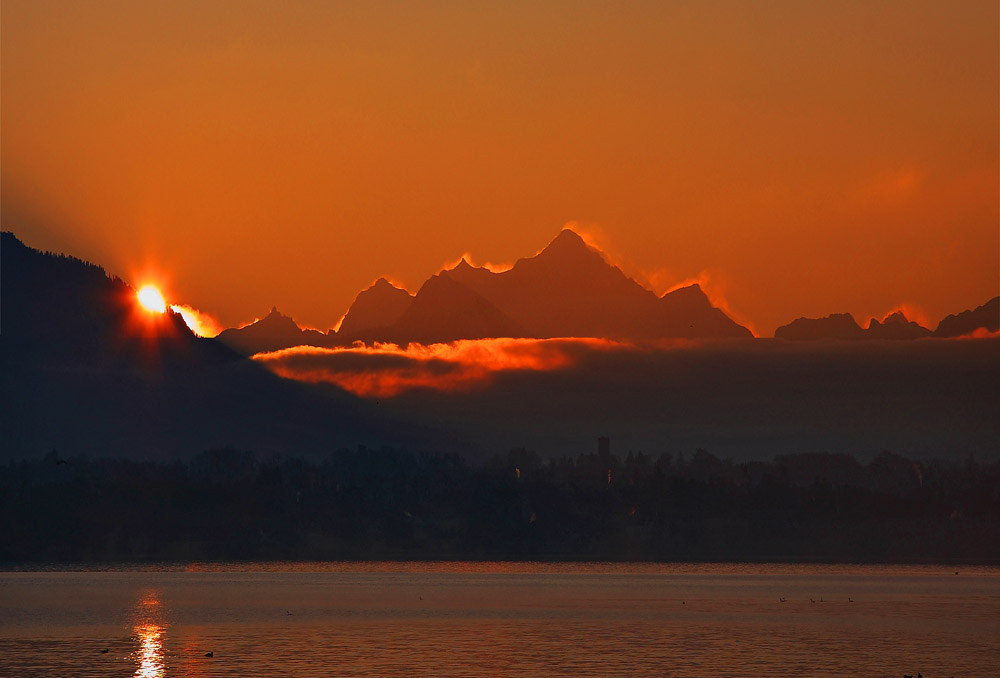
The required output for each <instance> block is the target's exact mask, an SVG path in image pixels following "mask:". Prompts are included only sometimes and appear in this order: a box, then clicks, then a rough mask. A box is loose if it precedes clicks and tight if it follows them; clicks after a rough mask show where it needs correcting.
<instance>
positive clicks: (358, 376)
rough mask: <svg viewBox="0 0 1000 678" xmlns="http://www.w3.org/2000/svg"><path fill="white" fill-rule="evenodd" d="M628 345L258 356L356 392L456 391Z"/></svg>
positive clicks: (379, 348)
mask: <svg viewBox="0 0 1000 678" xmlns="http://www.w3.org/2000/svg"><path fill="white" fill-rule="evenodd" d="M629 346H630V344H625V343H620V342H614V341H610V340H606V339H590V338H562V339H479V340H463V341H456V342H452V343H448V344H431V345H422V344H410V345H409V346H407V347H406V348H405V349H404V348H400V347H399V346H397V345H395V344H378V343H376V344H374V345H372V346H366V345H364V344H361V343H360V342H359V343H357V344H355V345H354V346H351V347H347V348H333V349H326V348H316V347H312V346H298V347H295V348H289V349H284V350H281V351H275V352H273V353H259V354H257V355H255V356H254V360H257V361H259V362H261V363H263V364H264V365H265V366H267V367H268V368H269V369H271V370H272V371H273V372H275V373H276V374H279V375H281V376H283V377H288V378H292V379H300V380H303V381H310V382H329V383H334V384H337V385H338V386H340V387H341V388H344V389H346V390H348V391H351V392H353V393H355V394H357V395H361V396H369V397H391V396H394V395H398V394H399V393H402V392H404V391H408V390H411V389H415V388H429V389H434V390H439V391H456V390H462V389H467V388H472V387H474V386H475V385H477V384H482V383H485V382H487V381H488V380H489V379H490V378H491V377H492V376H493V375H494V374H496V373H497V372H501V371H505V370H529V371H543V370H557V369H561V368H565V367H568V366H570V365H572V364H574V363H575V362H576V360H577V359H578V358H579V357H580V356H581V355H583V354H584V353H585V352H587V351H594V350H619V349H624V348H627V347H629Z"/></svg>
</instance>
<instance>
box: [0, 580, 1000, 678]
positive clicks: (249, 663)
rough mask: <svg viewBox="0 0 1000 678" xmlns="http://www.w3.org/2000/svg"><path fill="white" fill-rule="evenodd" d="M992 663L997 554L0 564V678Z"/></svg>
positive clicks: (807, 670) (989, 670)
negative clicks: (752, 560) (929, 558)
mask: <svg viewBox="0 0 1000 678" xmlns="http://www.w3.org/2000/svg"><path fill="white" fill-rule="evenodd" d="M782 600H784V602H782ZM103 650H107V652H103ZM209 652H211V653H212V656H210V657H209V656H206V654H207V653H209ZM998 658H1000V568H994V567H958V568H957V573H956V568H955V567H949V566H858V565H716V564H635V563H629V564H615V563H574V564H565V563H560V564H550V563H443V562H436V563H228V564H218V563H212V564H189V565H157V566H138V567H136V566H127V567H108V568H100V569H93V568H90V569H79V570H72V569H70V568H61V569H51V570H44V571H6V572H0V675H2V676H5V677H12V676H69V675H73V676H150V677H152V676H204V677H206V678H207V677H212V676H250V675H270V676H490V677H494V676H601V677H607V676H656V677H658V678H666V677H671V678H680V677H688V676H690V677H694V676H698V677H700V676H797V677H801V676H891V677H896V678H898V677H901V676H903V675H904V674H912V675H914V676H916V675H917V673H918V672H921V673H922V674H923V675H924V676H925V678H933V677H935V676H985V675H997V673H996V672H997V667H998V666H1000V659H998Z"/></svg>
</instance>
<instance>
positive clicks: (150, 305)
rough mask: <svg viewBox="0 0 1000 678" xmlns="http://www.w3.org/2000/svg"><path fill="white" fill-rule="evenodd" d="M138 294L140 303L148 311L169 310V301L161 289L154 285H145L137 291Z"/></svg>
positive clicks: (162, 311) (161, 311) (160, 311)
mask: <svg viewBox="0 0 1000 678" xmlns="http://www.w3.org/2000/svg"><path fill="white" fill-rule="evenodd" d="M136 296H137V297H138V298H139V303H140V304H142V306H143V308H145V309H146V310H147V311H154V312H156V313H164V312H165V311H166V310H167V302H165V301H164V300H163V295H162V294H160V290H158V289H156V287H154V286H153V285H143V286H142V288H141V289H140V290H139V291H138V292H136Z"/></svg>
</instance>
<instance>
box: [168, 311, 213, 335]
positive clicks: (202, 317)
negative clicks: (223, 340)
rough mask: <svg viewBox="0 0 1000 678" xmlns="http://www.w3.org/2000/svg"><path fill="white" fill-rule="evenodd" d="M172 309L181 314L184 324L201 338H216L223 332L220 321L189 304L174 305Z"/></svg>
mask: <svg viewBox="0 0 1000 678" xmlns="http://www.w3.org/2000/svg"><path fill="white" fill-rule="evenodd" d="M170 308H171V309H172V310H173V311H174V312H175V313H180V315H181V317H182V318H184V323H185V324H186V325H187V326H188V328H190V330H191V331H192V332H194V333H195V334H197V335H198V336H199V337H214V336H216V335H217V334H219V332H221V331H222V330H223V327H222V325H221V324H220V323H219V321H218V320H216V319H215V318H213V317H212V316H210V315H209V314H207V313H204V312H202V311H199V310H198V309H196V308H192V307H191V306H188V305H187V304H172V305H171V306H170Z"/></svg>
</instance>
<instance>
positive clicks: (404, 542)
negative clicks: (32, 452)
mask: <svg viewBox="0 0 1000 678" xmlns="http://www.w3.org/2000/svg"><path fill="white" fill-rule="evenodd" d="M282 559H291V560H311V559H317V560H339V559H418V560H419V559H517V560H550V559H564V560H575V559H597V560H665V561H678V560H707V561H823V562H844V561H847V562H989V563H997V562H1000V462H997V461H992V462H988V463H979V462H976V461H975V460H974V459H973V458H972V457H970V458H969V459H968V460H967V461H964V462H953V461H932V462H915V461H913V460H910V459H907V458H905V457H901V456H898V455H894V454H890V453H883V454H881V455H880V456H878V457H876V458H875V459H873V460H872V461H871V462H870V463H866V464H862V463H861V462H859V461H857V460H856V459H854V458H853V457H851V456H849V455H834V454H801V455H786V456H780V457H776V458H775V459H773V460H772V461H769V462H746V463H735V462H732V461H729V460H722V459H719V458H717V457H715V456H713V455H712V454H710V453H708V452H706V451H704V450H698V451H696V452H695V453H694V454H692V455H691V456H690V457H689V458H688V457H685V456H684V455H679V456H677V457H673V456H672V455H670V454H664V455H662V456H658V457H652V456H649V455H646V454H643V453H641V452H640V453H635V454H633V453H631V452H629V453H628V454H627V456H625V457H624V458H621V457H618V456H615V455H613V454H610V453H609V452H608V450H607V448H606V447H605V448H603V449H602V450H601V452H599V453H595V454H580V455H578V456H576V457H568V456H567V457H561V458H543V457H542V456H541V455H539V454H537V453H536V452H533V451H530V450H525V449H515V450H511V451H510V452H509V453H508V454H507V455H503V456H498V457H495V458H493V459H491V460H490V461H489V462H487V463H485V464H479V465H472V464H470V463H469V462H467V461H465V460H464V459H463V458H462V457H459V456H455V455H444V454H432V453H413V452H408V451H402V450H394V449H388V448H387V449H367V448H365V447H359V448H357V449H353V450H339V451H336V452H332V453H330V454H329V455H327V456H325V457H322V458H308V459H307V458H297V457H290V456H261V455H258V454H254V453H252V452H247V451H242V450H236V449H216V450H210V451H206V452H202V453H200V454H198V455H196V456H194V457H193V458H191V459H190V460H188V461H173V462H139V461H129V460H119V459H88V458H85V457H77V458H70V459H63V458H61V457H60V456H59V455H58V453H57V452H55V451H53V452H52V453H50V454H49V455H48V456H47V457H45V458H43V459H37V460H23V461H17V462H13V461H12V462H9V463H8V464H6V465H3V466H0V561H4V562H7V563H28V562H109V561H112V562H113V561H146V560H150V561H160V560H168V561H176V560H282Z"/></svg>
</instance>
